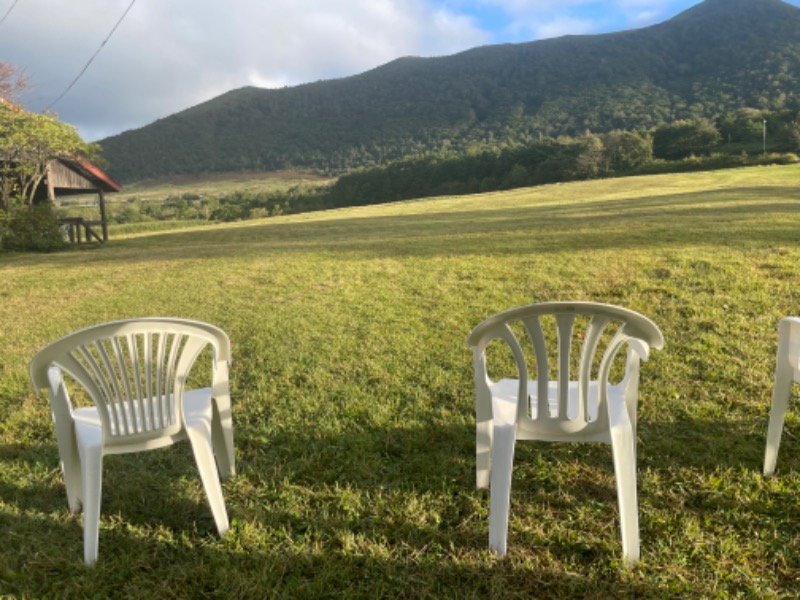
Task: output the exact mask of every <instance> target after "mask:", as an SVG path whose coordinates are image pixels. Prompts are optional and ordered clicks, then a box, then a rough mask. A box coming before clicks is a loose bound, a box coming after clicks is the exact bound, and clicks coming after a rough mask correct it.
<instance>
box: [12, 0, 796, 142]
mask: <svg viewBox="0 0 800 600" xmlns="http://www.w3.org/2000/svg"><path fill="white" fill-rule="evenodd" d="M754 1H755V0H754ZM131 3H133V5H131ZM698 3H699V0H611V1H607V2H596V1H593V0H16V2H15V0H0V19H2V22H0V61H6V62H9V63H11V64H12V65H14V66H15V67H17V68H20V69H22V70H24V72H25V73H26V75H27V77H28V80H29V84H30V85H29V91H28V92H27V93H26V95H25V96H24V97H23V98H22V102H23V104H25V106H26V107H27V108H28V109H29V110H35V111H40V110H43V109H44V108H46V107H48V106H51V105H52V103H53V101H54V100H56V99H57V98H58V97H59V96H60V95H61V94H62V93H63V92H64V91H65V90H66V89H67V88H68V87H69V86H70V84H71V83H72V82H73V81H74V80H75V78H76V77H77V76H78V74H79V73H80V72H81V70H82V69H83V68H84V67H85V65H86V64H87V61H89V59H90V58H91V57H92V55H94V54H95V52H97V51H98V49H99V48H101V45H102V43H103V40H104V39H105V38H106V37H107V36H108V34H109V32H110V31H111V30H112V28H113V27H114V25H115V24H116V23H117V22H118V21H119V19H120V17H121V16H122V15H123V13H125V11H126V9H128V8H130V10H129V12H128V13H127V16H126V17H125V19H124V20H123V21H122V23H120V25H119V27H118V28H117V29H116V31H115V32H114V34H113V36H112V37H111V38H110V39H109V40H108V42H107V43H106V44H105V45H102V49H101V50H100V52H99V53H98V54H97V56H96V58H95V59H94V60H93V61H92V63H91V64H90V65H89V67H88V68H87V69H86V71H85V73H84V74H83V75H82V76H81V77H80V78H79V79H78V80H77V82H75V83H74V85H73V86H72V87H71V88H70V90H69V92H68V93H67V94H66V95H64V97H63V98H62V99H61V100H59V101H58V102H57V103H56V104H55V105H54V106H52V108H51V110H53V111H55V112H56V113H58V114H59V116H60V118H61V119H62V120H64V121H67V122H68V123H71V124H73V125H75V126H76V127H77V128H78V131H79V132H80V133H81V135H82V136H83V137H84V139H87V140H97V139H100V138H103V137H105V136H108V135H113V134H116V133H119V132H122V131H124V130H127V129H133V128H137V127H142V126H144V125H147V124H148V123H151V122H152V121H154V120H156V119H159V118H162V117H166V116H168V115H170V114H173V113H175V112H178V111H180V110H183V109H185V108H189V107H191V106H194V105H196V104H199V103H201V102H204V101H206V100H209V99H211V98H213V97H215V96H218V95H219V94H222V93H224V92H226V91H229V90H232V89H236V88H239V87H243V86H247V85H253V86H259V87H270V88H274V87H282V86H291V85H297V84H300V83H305V82H309V81H317V80H319V79H331V78H336V77H344V76H347V75H354V74H357V73H361V72H363V71H366V70H368V69H372V68H374V67H377V66H379V65H382V64H385V63H387V62H389V61H391V60H393V59H395V58H398V57H401V56H409V55H415V56H442V55H449V54H454V53H456V52H460V51H462V50H466V49H469V48H473V47H475V46H482V45H486V44H501V43H518V42H527V41H533V40H538V39H544V38H551V37H558V36H561V35H567V34H596V33H607V32H612V31H621V30H625V29H632V28H638V27H645V26H648V25H652V24H655V23H659V22H662V21H665V20H667V19H669V18H671V17H673V16H675V15H676V14H678V13H680V12H682V11H684V10H686V9H687V8H689V7H691V6H693V5H695V4H698ZM787 3H789V4H792V5H795V6H800V0H787Z"/></svg>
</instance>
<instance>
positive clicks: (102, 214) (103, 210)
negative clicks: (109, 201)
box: [97, 190, 108, 242]
mask: <svg viewBox="0 0 800 600" xmlns="http://www.w3.org/2000/svg"><path fill="white" fill-rule="evenodd" d="M97 193H98V195H99V196H100V224H101V226H102V227H103V242H107V241H108V222H107V221H106V198H105V195H104V194H103V190H97Z"/></svg>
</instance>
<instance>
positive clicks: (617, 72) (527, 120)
mask: <svg viewBox="0 0 800 600" xmlns="http://www.w3.org/2000/svg"><path fill="white" fill-rule="evenodd" d="M748 106H750V107H758V108H770V109H776V108H781V107H798V108H800V9H799V8H797V7H794V6H792V5H789V4H787V3H785V2H782V1H781V0H704V2H701V3H699V4H697V5H695V6H692V7H690V8H689V9H687V10H686V11H684V12H682V13H680V14H678V15H676V16H674V17H673V18H671V19H669V20H667V21H664V22H663V23H659V24H656V25H651V26H648V27H645V28H641V29H632V30H627V31H621V32H613V33H605V34H599V35H583V36H563V37H560V38H554V39H548V40H538V41H533V42H525V43H521V44H498V45H489V46H480V47H477V48H472V49H469V50H465V51H463V52H459V53H457V54H454V55H451V56H444V57H427V58H425V57H414V56H407V57H401V58H398V59H395V60H393V61H390V62H388V63H386V64H384V65H382V66H379V67H376V68H374V69H371V70H369V71H365V72H363V73H359V74H354V75H351V76H349V77H344V78H340V79H331V80H322V81H317V82H311V83H305V84H301V85H298V86H293V87H287V88H282V89H277V90H271V89H260V88H254V87H244V88H239V89H236V90H231V91H229V92H227V93H225V94H222V95H220V96H217V97H216V98H213V99H211V100H209V101H207V102H204V103H202V104H199V105H197V106H194V107H191V108H188V109H186V110H183V111H180V112H178V113H175V114H174V115H170V116H168V117H165V118H163V119H159V120H157V121H155V122H154V123H152V124H150V125H147V126H145V127H143V128H141V129H137V130H133V131H128V132H124V133H122V134H119V135H117V136H113V137H111V138H106V139H105V140H102V141H101V142H100V144H101V146H102V147H103V154H104V156H105V158H106V159H107V161H108V162H109V172H110V173H111V175H112V176H114V177H117V178H118V179H120V180H121V181H130V180H136V179H143V178H147V177H157V176H164V175H173V174H185V173H206V172H215V171H235V170H253V169H255V170H276V169H281V168H290V167H294V168H297V167H299V168H314V169H321V170H327V171H329V172H341V171H344V170H347V169H351V168H354V167H359V166H369V165H373V164H385V163H388V162H391V161H393V160H397V159H399V158H402V157H404V156H409V155H414V154H421V153H426V152H440V151H445V150H455V151H468V150H470V149H471V148H483V147H488V146H492V145H499V144H503V143H526V142H529V141H531V140H535V139H537V138H539V137H541V136H558V135H577V134H580V133H581V132H582V131H585V130H591V131H594V132H603V131H609V130H613V129H642V128H649V127H653V126H655V125H656V124H658V123H660V122H669V121H672V120H676V119H681V118H693V117H707V118H713V117H715V116H717V115H719V114H721V113H723V112H725V111H732V110H736V109H737V108H742V107H748Z"/></svg>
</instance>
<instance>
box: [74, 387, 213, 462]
mask: <svg viewBox="0 0 800 600" xmlns="http://www.w3.org/2000/svg"><path fill="white" fill-rule="evenodd" d="M211 402H212V394H211V388H210V387H207V388H199V389H196V390H190V391H187V392H184V394H183V418H184V421H185V422H186V427H187V428H189V427H193V426H195V425H197V424H199V423H207V424H208V426H209V427H210V426H211V425H210V424H211V418H212V410H211ZM73 414H74V418H75V435H76V436H77V437H78V440H79V446H83V447H90V448H93V447H100V446H102V445H103V426H102V422H101V420H100V414H99V413H98V412H97V407H96V406H84V407H81V408H77V409H75V411H74V413H73ZM156 435H157V436H158V437H155V438H152V439H147V438H145V439H143V440H142V442H141V443H140V444H139V445H135V446H134V445H132V444H131V443H130V440H126V441H125V445H120V446H115V445H114V444H113V443H110V444H107V445H106V447H105V451H104V452H105V454H126V453H129V452H139V451H141V450H152V449H155V448H163V447H164V446H169V445H171V444H174V443H175V442H177V441H180V440H184V439H186V433H185V431H184V430H183V429H181V430H180V431H179V432H178V433H176V434H175V435H173V436H170V437H164V436H162V435H161V434H160V433H156Z"/></svg>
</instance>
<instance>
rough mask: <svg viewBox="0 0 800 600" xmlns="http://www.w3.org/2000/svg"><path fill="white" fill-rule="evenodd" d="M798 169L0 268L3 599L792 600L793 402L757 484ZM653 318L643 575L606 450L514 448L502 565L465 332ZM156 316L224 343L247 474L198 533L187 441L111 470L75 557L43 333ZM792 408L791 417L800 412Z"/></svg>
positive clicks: (514, 198) (306, 224)
mask: <svg viewBox="0 0 800 600" xmlns="http://www.w3.org/2000/svg"><path fill="white" fill-rule="evenodd" d="M798 241H800V166H797V165H794V166H786V167H760V168H748V169H740V170H729V171H715V172H709V173H693V174H685V175H663V176H662V175H659V176H650V177H638V178H628V179H616V180H602V181H595V182H584V183H574V184H564V185H553V186H544V187H539V188H531V189H520V190H514V191H510V192H506V193H495V194H486V195H476V196H466V197H451V198H450V197H448V198H438V199H434V200H420V201H413V202H406V203H397V204H390V205H382V206H374V207H362V208H353V209H342V210H336V211H328V212H320V213H311V214H304V215H294V216H287V217H275V218H270V219H268V220H260V221H248V222H245V223H238V224H231V225H225V226H214V227H203V228H196V229H192V228H189V229H181V230H176V231H162V232H151V233H149V234H144V235H142V234H139V235H136V236H129V237H121V236H116V237H113V238H112V240H111V242H110V243H109V244H108V245H107V246H106V247H103V248H101V249H96V250H86V251H70V252H64V253H59V254H53V255H33V254H17V255H2V256H0V274H1V275H2V287H0V299H1V300H2V304H3V311H2V312H1V313H0V453H2V470H0V531H2V540H3V542H2V551H0V594H8V595H10V596H12V597H25V598H41V597H54V598H61V597H68V598H78V597H97V598H106V597H120V598H123V597H124V598H136V597H139V598H154V597H160V598H172V597H174V598H204V597H206V598H211V597H225V598H228V597H239V598H261V597H276V598H342V597H353V598H487V597H489V598H530V597H550V598H552V597H589V598H608V597H634V596H636V597H681V598H683V597H708V598H719V597H751V598H763V597H792V596H796V595H798V594H800V580H799V579H798V577H799V576H800V458H798V457H799V456H800V441H798V434H799V433H800V411H796V410H795V411H794V412H793V413H790V415H789V417H788V419H787V428H786V432H785V433H784V438H783V445H782V448H781V454H780V456H779V459H778V473H777V475H776V477H774V478H771V479H768V480H765V479H763V478H762V477H761V475H760V472H761V466H762V460H763V451H764V443H765V434H766V424H767V414H768V410H769V397H770V392H771V387H772V374H773V369H774V362H775V349H776V346H777V339H776V337H777V325H778V321H779V319H780V318H781V317H782V316H784V315H788V314H798V313H800V286H798V276H799V275H800V248H798ZM564 299H574V300H594V301H603V302H611V303H615V304H620V305H623V306H627V307H629V308H632V309H634V310H637V311H639V312H642V313H643V314H645V315H647V316H649V317H650V318H651V319H653V320H654V321H655V322H656V323H657V324H658V325H659V326H660V327H661V329H662V331H663V332H664V335H665V338H666V341H667V345H666V347H665V349H664V350H662V351H660V352H653V354H652V357H651V360H650V362H648V363H646V364H644V365H643V372H642V380H641V397H640V412H639V415H640V420H639V430H638V437H639V445H638V464H639V504H640V519H641V540H642V557H643V560H642V561H641V563H639V564H638V565H637V566H635V567H634V568H633V569H631V570H625V569H623V568H621V567H620V558H621V547H620V540H619V530H618V519H617V506H616V491H615V483H614V477H613V469H612V464H611V451H610V448H608V447H607V446H602V445H557V444H556V445H553V444H550V445H546V444H535V443H527V444H520V445H518V447H517V448H518V450H517V459H516V469H515V476H514V486H513V489H512V506H511V523H510V530H509V553H508V556H507V557H506V558H504V559H500V558H497V557H495V556H494V555H492V554H491V553H490V552H489V551H488V548H487V542H488V520H487V515H488V504H489V497H488V493H487V492H486V491H476V490H475V488H474V429H473V427H474V416H473V412H474V407H473V384H472V373H471V358H470V353H469V351H468V349H467V348H466V345H465V339H466V336H467V334H468V333H469V331H470V330H471V328H472V327H473V326H474V325H476V324H477V323H478V322H479V321H481V320H482V319H483V318H485V317H487V316H489V315H491V314H493V313H495V312H498V311H500V310H503V309H506V308H509V307H512V306H516V305H520V304H525V303H529V302H536V301H547V300H564ZM151 314H157V315H171V316H179V317H187V318H193V319H200V320H204V321H209V322H211V323H214V324H217V325H219V326H220V327H222V328H223V329H224V330H226V331H227V332H228V334H229V335H230V337H231V340H232V342H233V351H234V361H235V362H234V365H233V370H232V386H233V388H232V391H233V400H234V423H235V427H236V450H237V460H238V469H239V473H238V475H237V476H236V477H235V478H234V479H232V480H231V481H229V482H227V483H226V484H225V485H224V493H225V498H226V504H227V507H228V512H229V516H230V517H231V519H232V529H231V531H230V533H229V535H228V536H227V537H226V538H224V539H219V538H218V537H217V536H216V533H215V529H214V523H213V520H212V518H211V514H210V511H209V509H208V506H207V504H206V501H205V497H204V495H203V491H202V487H201V484H200V481H199V478H198V476H197V473H196V470H195V468H194V464H193V461H192V457H191V452H190V451H189V448H188V446H187V445H179V446H174V447H172V448H171V449H165V450H160V451H155V452H149V453H143V454H137V455H127V456H110V457H107V458H106V460H105V470H104V484H103V486H104V487H103V507H102V516H101V530H100V555H99V561H98V563H97V564H96V566H95V567H93V568H87V567H84V566H83V563H82V556H83V552H82V536H81V517H80V515H73V514H71V513H69V512H68V510H67V505H66V498H65V494H64V488H63V484H62V481H61V474H60V471H59V469H58V453H57V449H56V445H55V438H54V435H53V432H52V423H51V421H50V415H49V409H48V405H47V401H46V399H45V398H44V397H42V398H36V397H35V396H34V394H33V390H32V388H31V385H30V383H29V381H28V378H27V371H26V367H27V363H28V361H29V359H30V357H31V356H32V355H33V354H34V353H35V352H36V350H37V349H39V348H40V347H41V346H43V345H45V344H46V343H48V342H49V341H51V340H53V339H55V338H57V337H59V336H61V335H63V334H66V333H68V332H70V331H72V330H75V329H77V328H80V327H83V326H87V325H90V324H94V323H98V322H101V321H106V320H111V319H119V318H125V317H134V316H146V315H151ZM795 408H796V407H795Z"/></svg>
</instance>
